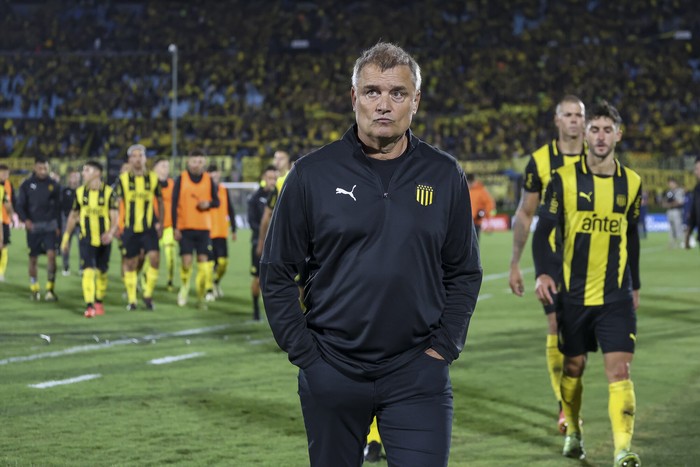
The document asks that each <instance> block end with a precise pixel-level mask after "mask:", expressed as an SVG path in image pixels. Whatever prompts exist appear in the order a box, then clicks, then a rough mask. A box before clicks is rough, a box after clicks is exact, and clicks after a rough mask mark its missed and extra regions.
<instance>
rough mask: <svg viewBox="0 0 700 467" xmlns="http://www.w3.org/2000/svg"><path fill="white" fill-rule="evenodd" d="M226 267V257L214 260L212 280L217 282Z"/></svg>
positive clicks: (224, 272)
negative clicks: (214, 271)
mask: <svg viewBox="0 0 700 467" xmlns="http://www.w3.org/2000/svg"><path fill="white" fill-rule="evenodd" d="M227 268H228V258H217V260H216V274H215V275H214V280H215V281H216V282H219V281H220V280H221V278H222V277H224V274H226V269H227Z"/></svg>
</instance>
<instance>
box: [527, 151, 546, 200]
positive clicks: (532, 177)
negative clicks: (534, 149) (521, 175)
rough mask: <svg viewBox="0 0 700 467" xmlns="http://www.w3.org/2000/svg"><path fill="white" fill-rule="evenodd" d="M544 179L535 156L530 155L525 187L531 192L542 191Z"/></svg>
mask: <svg viewBox="0 0 700 467" xmlns="http://www.w3.org/2000/svg"><path fill="white" fill-rule="evenodd" d="M542 188H543V187H542V179H541V178H540V174H539V172H538V171H537V163H536V162H535V158H534V157H532V156H530V162H528V163H527V166H526V167H525V183H524V184H523V189H524V190H525V191H527V192H529V193H542Z"/></svg>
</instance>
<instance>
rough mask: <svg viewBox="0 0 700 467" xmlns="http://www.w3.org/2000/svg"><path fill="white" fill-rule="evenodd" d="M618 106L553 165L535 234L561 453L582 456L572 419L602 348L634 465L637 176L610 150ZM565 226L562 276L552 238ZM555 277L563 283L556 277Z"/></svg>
mask: <svg viewBox="0 0 700 467" xmlns="http://www.w3.org/2000/svg"><path fill="white" fill-rule="evenodd" d="M621 124H622V119H621V118H620V114H619V113H618V111H617V110H616V109H615V108H614V107H613V106H611V105H609V104H608V103H607V102H602V103H601V104H599V105H598V106H597V107H595V108H594V109H593V111H592V112H590V113H589V115H588V117H587V121H586V133H585V135H586V142H587V143H588V153H587V155H586V157H585V158H583V159H581V161H580V162H577V163H576V164H573V165H568V166H566V167H562V168H560V169H559V170H557V171H556V172H555V173H554V175H553V176H552V180H551V182H550V184H549V185H548V187H547V191H546V193H545V197H544V202H543V204H542V205H541V207H540V209H539V211H538V214H539V222H538V224H537V229H536V230H535V235H534V238H533V249H534V258H535V274H536V276H537V281H536V287H535V290H536V293H537V297H538V299H539V300H540V301H541V302H542V303H543V304H545V305H552V304H553V303H554V302H555V300H556V299H557V295H559V297H558V300H559V301H560V305H559V307H558V308H559V309H557V320H558V323H559V335H560V336H561V339H560V340H559V349H560V350H561V351H562V353H563V354H564V375H563V376H562V380H561V396H562V406H563V409H564V414H565V416H566V422H567V431H566V438H565V441H564V449H563V452H562V453H563V455H564V456H566V457H572V458H581V459H583V458H584V457H585V451H584V448H583V439H582V434H581V433H582V429H581V426H580V425H579V423H578V419H579V413H580V410H581V404H582V394H583V386H582V383H581V381H582V377H583V372H584V369H585V367H586V359H587V353H588V352H594V351H596V350H597V348H598V345H600V348H601V350H602V352H603V360H604V364H605V374H606V376H607V379H608V384H609V386H608V390H609V402H608V412H609V416H610V423H611V425H612V433H613V443H614V462H615V465H616V466H620V467H623V466H624V467H633V466H635V467H636V466H639V465H640V460H639V456H637V455H636V454H635V453H633V452H631V451H630V446H631V443H632V434H633V431H634V416H635V410H636V401H635V393H634V385H633V384H632V380H631V379H630V367H631V364H632V357H633V356H634V349H635V343H636V335H637V316H636V310H637V308H638V306H639V288H640V285H641V284H640V280H639V231H638V229H637V221H638V219H639V208H640V205H641V192H642V183H641V178H640V177H639V175H637V173H635V172H634V171H632V170H631V169H629V168H627V167H625V166H623V165H622V164H620V162H619V161H618V160H617V159H616V158H615V146H616V144H617V143H618V142H619V141H620V138H621V137H622V130H621V128H620V126H621ZM556 228H559V229H561V232H562V240H561V241H562V244H563V248H562V258H563V274H561V273H560V271H561V268H560V266H559V264H560V263H559V259H558V258H557V257H556V254H555V253H554V252H553V251H552V249H551V247H550V244H549V236H550V234H551V233H552V231H553V230H554V229H556ZM560 278H561V281H560Z"/></svg>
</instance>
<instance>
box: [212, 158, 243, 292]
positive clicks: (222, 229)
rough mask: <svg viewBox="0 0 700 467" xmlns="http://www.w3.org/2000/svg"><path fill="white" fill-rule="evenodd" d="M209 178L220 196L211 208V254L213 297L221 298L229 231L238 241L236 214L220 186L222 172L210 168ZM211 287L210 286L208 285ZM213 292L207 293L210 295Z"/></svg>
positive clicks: (225, 191)
mask: <svg viewBox="0 0 700 467" xmlns="http://www.w3.org/2000/svg"><path fill="white" fill-rule="evenodd" d="M209 176H210V177H211V179H212V182H214V184H216V186H217V187H218V188H217V190H218V191H217V194H218V196H219V206H218V207H215V208H211V209H210V212H211V247H212V249H211V254H210V258H209V259H210V262H211V267H212V271H213V274H214V283H213V292H214V293H213V296H214V297H216V298H221V297H223V296H224V291H223V289H222V288H221V285H220V282H221V279H222V278H223V277H224V274H226V269H227V268H228V241H227V237H228V230H229V228H230V229H231V240H233V241H234V242H235V241H236V238H237V237H236V212H235V211H234V209H233V203H232V202H231V197H230V196H229V192H228V189H226V187H224V186H223V185H221V184H220V182H221V172H219V168H218V167H217V166H216V165H211V166H209ZM207 286H209V284H207ZM210 293H211V292H207V294H210Z"/></svg>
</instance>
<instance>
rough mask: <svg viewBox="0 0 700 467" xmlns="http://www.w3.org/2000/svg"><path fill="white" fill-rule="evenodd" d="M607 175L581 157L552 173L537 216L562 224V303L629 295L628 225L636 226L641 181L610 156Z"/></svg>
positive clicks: (594, 301) (612, 299) (602, 300)
mask: <svg viewBox="0 0 700 467" xmlns="http://www.w3.org/2000/svg"><path fill="white" fill-rule="evenodd" d="M615 164H616V171H615V174H614V175H612V176H602V175H595V174H593V173H591V172H590V169H589V168H588V166H587V164H586V159H585V158H582V159H581V160H580V162H579V163H577V164H574V165H569V166H566V167H562V168H560V169H559V170H557V171H556V172H555V174H554V175H553V176H552V181H551V183H550V184H549V186H548V188H547V191H546V194H545V198H544V200H543V204H542V206H541V207H540V210H539V215H540V218H541V219H546V218H548V219H550V220H554V221H556V223H557V225H558V227H559V228H561V229H562V233H563V236H562V242H563V278H562V279H563V288H564V289H563V292H564V299H565V300H566V301H567V302H571V303H576V304H580V305H584V306H596V305H603V304H607V303H612V302H616V301H619V300H624V299H629V297H630V292H631V290H632V277H631V273H630V266H629V259H630V258H629V257H628V249H627V238H628V232H627V230H628V229H635V231H636V229H637V221H638V219H639V210H640V206H641V192H642V181H641V178H640V177H639V175H638V174H637V173H636V172H634V171H633V170H631V169H629V168H627V167H625V166H623V165H621V164H620V163H619V162H618V161H617V160H615Z"/></svg>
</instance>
